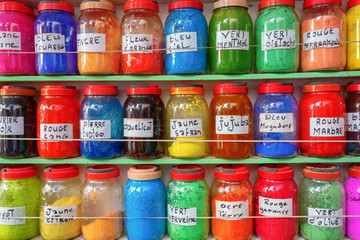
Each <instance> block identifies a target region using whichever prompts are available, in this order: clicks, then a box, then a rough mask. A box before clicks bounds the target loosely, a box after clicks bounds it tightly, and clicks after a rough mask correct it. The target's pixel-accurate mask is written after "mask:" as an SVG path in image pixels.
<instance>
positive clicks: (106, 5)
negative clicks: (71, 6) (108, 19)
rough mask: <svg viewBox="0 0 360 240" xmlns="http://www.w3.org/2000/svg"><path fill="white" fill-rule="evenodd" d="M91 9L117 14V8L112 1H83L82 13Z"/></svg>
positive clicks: (81, 5)
mask: <svg viewBox="0 0 360 240" xmlns="http://www.w3.org/2000/svg"><path fill="white" fill-rule="evenodd" d="M89 9H103V10H108V11H111V12H114V13H116V7H115V5H114V4H113V3H112V1H111V0H83V1H82V2H81V4H80V11H84V10H89Z"/></svg>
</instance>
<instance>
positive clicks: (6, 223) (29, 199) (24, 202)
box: [0, 164, 41, 240]
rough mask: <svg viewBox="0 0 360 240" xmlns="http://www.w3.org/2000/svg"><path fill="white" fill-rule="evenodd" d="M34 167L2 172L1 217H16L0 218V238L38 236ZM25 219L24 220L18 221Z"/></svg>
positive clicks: (14, 167)
mask: <svg viewBox="0 0 360 240" xmlns="http://www.w3.org/2000/svg"><path fill="white" fill-rule="evenodd" d="M36 175H37V169H36V168H35V167H34V166H33V165H28V164H26V165H25V164H24V165H12V166H9V167H5V168H2V169H1V178H2V180H1V185H0V214H1V216H9V217H19V218H4V217H2V218H1V219H0V239H11V240H23V239H32V238H34V237H37V236H38V235H39V233H40V232H39V219H36V218H34V219H25V218H26V217H39V209H40V191H41V186H40V181H39V180H38V179H37V177H36ZM21 217H24V218H21Z"/></svg>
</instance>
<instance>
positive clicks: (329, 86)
mask: <svg viewBox="0 0 360 240" xmlns="http://www.w3.org/2000/svg"><path fill="white" fill-rule="evenodd" d="M340 91H341V85H340V84H339V83H338V82H314V83H308V84H306V85H305V86H304V87H303V92H304V93H308V92H340Z"/></svg>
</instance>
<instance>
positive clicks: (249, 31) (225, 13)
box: [209, 0, 253, 74]
mask: <svg viewBox="0 0 360 240" xmlns="http://www.w3.org/2000/svg"><path fill="white" fill-rule="evenodd" d="M248 8H249V5H248V2H247V1H246V0H233V1H227V0H219V1H216V2H215V3H214V14H213V16H212V17H211V20H210V23H209V47H210V50H209V66H210V71H211V72H212V73H220V74H224V73H249V72H251V70H252V65H253V47H252V45H253V22H252V20H251V17H250V15H249V13H248Z"/></svg>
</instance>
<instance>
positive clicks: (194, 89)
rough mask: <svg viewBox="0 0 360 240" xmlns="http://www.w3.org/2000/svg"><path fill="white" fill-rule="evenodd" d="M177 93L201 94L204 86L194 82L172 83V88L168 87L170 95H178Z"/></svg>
mask: <svg viewBox="0 0 360 240" xmlns="http://www.w3.org/2000/svg"><path fill="white" fill-rule="evenodd" d="M179 94H190V95H196V94H200V95H203V94H204V88H203V85H196V84H177V85H173V86H172V88H170V95H179Z"/></svg>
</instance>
